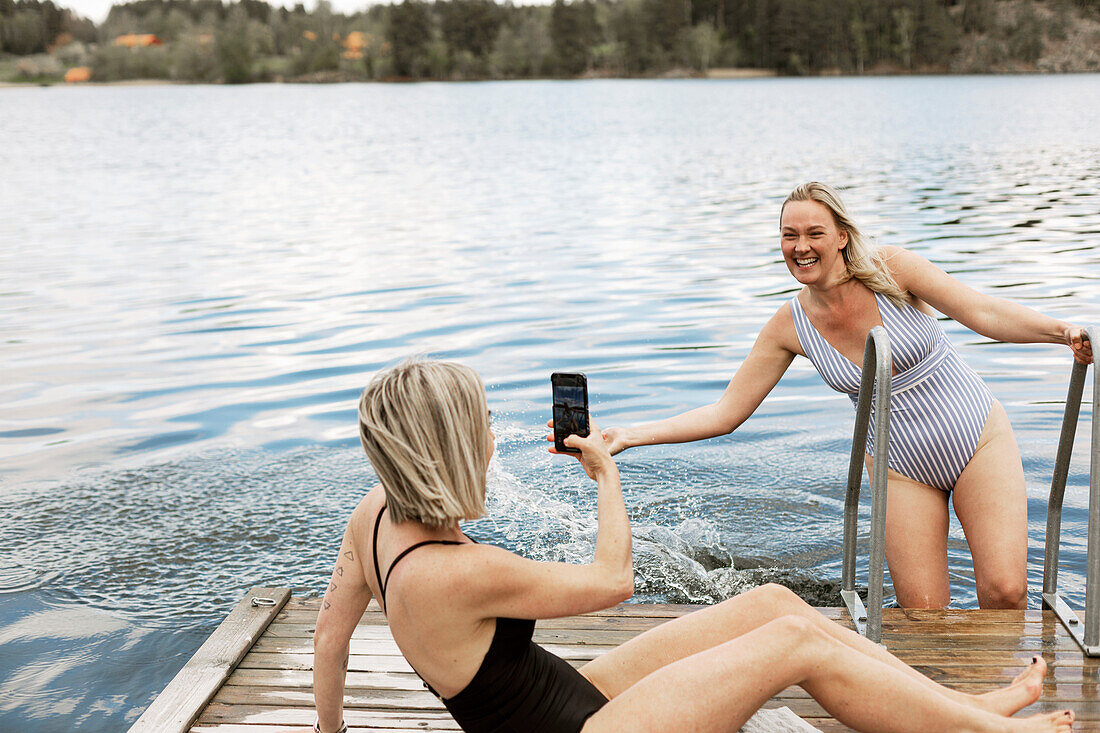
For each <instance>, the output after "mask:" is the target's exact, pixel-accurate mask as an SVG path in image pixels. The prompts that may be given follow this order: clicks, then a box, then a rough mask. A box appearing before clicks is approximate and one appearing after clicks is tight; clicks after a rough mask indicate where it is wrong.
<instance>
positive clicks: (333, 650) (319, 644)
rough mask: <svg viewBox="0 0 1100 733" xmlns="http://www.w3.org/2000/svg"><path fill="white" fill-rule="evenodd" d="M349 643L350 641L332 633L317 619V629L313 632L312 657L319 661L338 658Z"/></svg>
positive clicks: (325, 624) (327, 626) (326, 625)
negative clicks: (319, 659)
mask: <svg viewBox="0 0 1100 733" xmlns="http://www.w3.org/2000/svg"><path fill="white" fill-rule="evenodd" d="M349 641H350V639H345V638H343V636H342V635H341V634H337V633H334V632H333V630H332V629H330V628H329V625H328V624H327V623H325V622H324V621H323V620H321V619H318V621H317V627H316V628H315V629H314V630H313V655H314V656H315V657H320V658H321V659H326V658H328V657H339V656H341V655H342V654H343V653H344V650H345V649H346V648H347V645H348V642H349Z"/></svg>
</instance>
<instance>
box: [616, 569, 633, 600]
mask: <svg viewBox="0 0 1100 733" xmlns="http://www.w3.org/2000/svg"><path fill="white" fill-rule="evenodd" d="M614 588H615V603H622V602H623V601H628V600H630V598H631V597H632V596H633V595H634V570H633V569H627V571H626V572H624V573H621V574H620V577H619V579H618V580H617V582H616V583H615V586H614Z"/></svg>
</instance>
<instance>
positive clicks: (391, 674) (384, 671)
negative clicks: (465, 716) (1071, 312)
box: [131, 588, 1100, 733]
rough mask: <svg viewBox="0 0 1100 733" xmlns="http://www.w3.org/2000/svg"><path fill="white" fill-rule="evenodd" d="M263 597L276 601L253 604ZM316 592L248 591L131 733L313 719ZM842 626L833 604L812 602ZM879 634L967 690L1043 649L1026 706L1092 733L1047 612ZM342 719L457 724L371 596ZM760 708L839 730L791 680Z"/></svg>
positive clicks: (1012, 671) (569, 636) (1086, 675)
mask: <svg viewBox="0 0 1100 733" xmlns="http://www.w3.org/2000/svg"><path fill="white" fill-rule="evenodd" d="M252 598H263V599H267V598H270V599H272V600H273V601H274V602H275V605H274V606H265V605H254V604H253V603H252V601H251V599H252ZM319 605H320V600H319V599H317V598H304V599H292V598H290V592H289V591H288V590H286V589H272V588H254V589H252V590H251V591H250V592H249V593H248V594H247V595H246V596H245V598H244V599H243V600H242V601H241V603H240V604H238V606H237V608H236V609H234V611H233V612H232V613H231V614H230V615H229V617H228V618H227V619H226V621H225V622H223V624H222V625H221V626H220V627H219V628H218V629H217V631H215V632H214V634H213V635H211V637H210V639H209V640H208V641H207V643H206V644H204V645H203V647H202V648H201V649H200V650H199V651H198V652H197V653H196V654H195V657H194V658H193V659H192V660H191V661H190V662H188V664H187V666H186V667H184V669H183V670H181V672H180V674H179V675H177V677H176V679H174V680H173V681H172V682H171V683H170V684H169V686H168V687H167V688H165V691H164V692H163V693H162V694H161V695H160V696H159V697H158V698H157V699H156V701H154V703H153V704H152V705H151V706H150V707H149V709H148V710H146V711H145V713H144V714H143V715H142V716H141V718H140V719H139V720H138V721H137V723H135V724H134V727H133V728H131V733H138V732H144V731H155V732H156V733H169V732H170V731H176V730H178V731H194V732H195V733H273V732H274V731H296V732H297V733H305V732H306V731H309V730H311V729H312V725H313V721H314V711H313V691H312V683H313V678H312V672H311V669H312V664H313V625H314V621H315V620H316V618H317V609H318V607H319ZM698 608H699V606H683V605H642V604H625V605H621V606H618V607H616V608H613V609H609V610H607V611H602V612H599V613H592V614H585V615H583V616H574V617H569V618H561V619H552V620H546V621H539V622H538V626H537V627H536V629H535V641H537V642H538V643H540V644H542V645H544V646H546V647H547V648H548V649H549V650H551V651H553V652H554V653H555V654H557V655H559V656H561V657H563V658H564V659H567V660H569V661H570V662H571V663H573V664H577V665H579V664H582V663H584V662H586V661H588V660H590V659H592V658H594V657H596V656H598V655H599V654H601V653H602V652H603V651H604V650H606V649H609V648H611V647H614V646H616V645H618V644H621V643H623V642H624V641H626V640H627V639H630V638H631V637H633V636H634V635H636V634H638V633H640V632H642V631H645V630H646V629H649V628H652V627H653V626H656V625H658V624H661V623H664V622H665V621H667V620H669V619H671V618H675V617H677V616H681V615H683V614H685V613H690V612H691V611H693V610H696V609H698ZM819 610H820V611H821V612H822V613H823V614H824V615H825V616H827V617H828V618H831V619H833V620H835V621H837V622H839V623H842V624H845V625H848V626H849V628H850V627H851V622H850V620H849V618H848V614H847V611H845V610H844V609H842V608H822V609H819ZM883 642H884V643H885V644H886V646H887V648H888V649H890V650H891V651H892V652H894V653H895V654H896V655H897V656H898V657H900V658H901V659H902V660H904V661H906V662H908V663H909V664H911V665H913V666H915V667H916V668H917V669H919V670H920V671H921V672H923V673H924V674H926V675H928V676H929V677H931V678H932V679H934V680H936V681H938V682H942V683H943V684H945V685H949V686H951V687H953V688H955V689H958V690H962V691H965V692H975V693H976V692H985V691H988V690H992V689H994V688H996V687H999V686H1001V685H1004V684H1007V683H1008V682H1009V681H1011V680H1012V678H1013V677H1015V676H1016V674H1018V673H1019V672H1020V670H1022V669H1023V668H1024V667H1025V666H1026V665H1027V664H1028V663H1029V662H1030V659H1031V657H1032V655H1034V654H1041V655H1042V656H1043V657H1044V658H1045V659H1046V661H1047V664H1048V665H1049V670H1048V672H1047V679H1046V683H1045V684H1044V686H1043V694H1042V697H1041V698H1040V700H1039V702H1037V703H1036V704H1035V705H1032V706H1031V707H1030V708H1027V709H1026V710H1025V711H1023V713H1022V714H1029V713H1032V712H1039V711H1048V710H1061V709H1065V708H1071V709H1073V710H1074V711H1075V712H1076V714H1077V720H1078V723H1077V724H1076V725H1075V726H1074V729H1075V730H1082V731H1100V660H1097V659H1086V658H1085V657H1084V656H1083V655H1082V654H1081V651H1080V650H1079V649H1078V647H1077V645H1076V644H1075V643H1074V641H1073V639H1072V638H1071V637H1070V636H1069V634H1068V633H1067V632H1066V630H1065V629H1064V628H1063V627H1062V626H1061V624H1060V623H1059V622H1058V620H1057V619H1056V618H1055V617H1054V615H1053V614H1052V613H1051V612H1050V611H1038V610H1028V611H978V610H947V611H928V610H903V609H887V610H886V611H884V613H883ZM344 705H345V711H344V718H345V721H346V722H347V723H348V726H349V729H350V730H351V731H357V732H365V731H375V732H377V733H406V732H411V731H433V730H434V731H453V730H458V726H457V725H456V724H455V722H454V721H453V720H452V719H451V718H450V716H449V715H448V714H447V712H446V710H444V709H443V707H442V705H441V704H440V703H439V701H438V700H437V699H436V698H435V697H434V696H432V695H431V694H430V693H428V692H427V691H426V690H425V689H424V688H423V686H422V685H421V682H420V679H419V678H418V677H416V675H415V674H413V672H412V670H411V669H410V668H409V666H408V664H407V663H406V662H405V660H404V659H403V658H402V657H401V653H400V652H399V651H398V649H397V645H396V644H394V641H393V638H392V637H391V636H390V633H389V628H388V627H387V626H386V621H385V618H383V616H382V614H381V612H380V611H379V609H378V607H377V605H375V603H374V602H372V603H371V606H370V608H369V609H368V611H367V613H365V614H364V615H363V619H362V621H360V623H359V627H358V628H357V629H356V632H355V635H354V636H353V638H352V641H351V659H350V661H349V664H348V675H347V686H346V692H345V696H344ZM767 707H788V708H790V709H791V710H792V711H794V712H795V713H797V714H798V715H800V716H801V717H802V718H803V719H805V720H806V721H807V722H809V723H810V724H811V725H814V726H815V727H817V728H819V729H821V730H822V731H826V732H829V733H832V732H834V731H847V730H849V728H847V727H846V726H844V725H841V724H840V723H838V722H836V721H835V720H833V719H831V718H830V717H829V716H828V715H827V714H826V713H825V711H824V710H823V709H822V708H821V707H820V706H818V705H817V703H816V702H814V701H813V700H812V699H810V698H809V696H808V695H806V693H805V692H803V691H802V690H801V689H799V688H790V689H788V690H785V691H783V692H782V693H780V694H779V695H777V696H776V697H775V698H773V699H772V700H771V702H770V703H769V704H768V706H767Z"/></svg>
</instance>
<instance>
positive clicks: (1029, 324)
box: [884, 247, 1092, 364]
mask: <svg viewBox="0 0 1100 733" xmlns="http://www.w3.org/2000/svg"><path fill="white" fill-rule="evenodd" d="M884 250H885V254H886V262H887V265H888V266H889V268H890V270H891V273H892V274H893V276H894V280H895V281H896V282H897V284H898V285H899V286H900V287H901V288H902V289H903V290H908V291H909V292H910V293H912V294H913V295H915V296H916V297H918V298H920V299H921V300H923V301H924V302H926V303H928V305H930V306H932V307H933V308H935V309H936V310H938V311H939V312H940V313H943V314H944V315H946V316H948V317H949V318H952V319H954V320H956V321H958V322H959V323H961V324H963V325H964V326H966V327H967V328H969V329H970V330H972V331H975V332H977V333H980V334H981V335H982V336H986V337H988V338H991V339H994V340H996V341H1007V342H1009V343H1016V344H1065V345H1066V346H1068V347H1069V348H1070V350H1071V351H1072V352H1073V358H1074V359H1076V360H1077V361H1079V362H1081V363H1083V364H1091V363H1092V345H1091V344H1090V343H1089V342H1087V341H1085V340H1084V336H1083V331H1082V329H1081V328H1080V327H1078V326H1074V325H1073V324H1070V323H1066V322H1065V321H1059V320H1058V319H1057V318H1051V317H1050V316H1046V315H1043V314H1042V313H1039V312H1038V311H1035V310H1032V309H1031V308H1027V307H1026V306H1022V305H1020V304H1019V303H1013V302H1012V301H1011V300H1005V299H1004V298H996V297H994V296H992V295H985V294H984V293H979V292H978V291H976V290H974V289H973V288H969V287H967V286H966V285H963V284H962V283H961V282H959V281H958V280H956V279H955V278H953V277H951V276H950V275H948V274H947V273H946V272H944V271H943V270H941V269H940V268H938V267H936V266H935V265H933V264H932V263H931V262H929V261H928V260H926V259H924V258H923V257H921V256H920V255H918V254H916V253H915V252H910V251H909V250H905V249H902V248H901V247H885V248H884Z"/></svg>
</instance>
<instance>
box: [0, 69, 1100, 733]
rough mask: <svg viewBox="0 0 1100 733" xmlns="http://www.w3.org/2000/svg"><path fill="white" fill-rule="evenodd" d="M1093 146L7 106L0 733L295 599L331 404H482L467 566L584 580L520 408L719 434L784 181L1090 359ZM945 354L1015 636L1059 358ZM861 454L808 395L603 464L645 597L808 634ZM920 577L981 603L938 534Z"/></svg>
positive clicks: (753, 319)
mask: <svg viewBox="0 0 1100 733" xmlns="http://www.w3.org/2000/svg"><path fill="white" fill-rule="evenodd" d="M1098 131H1100V76H1097V75H1081V76H1059V77H1047V76H1043V77H1039V76H1013V77H958V78H939V77H930V78H923V77H912V78H866V79H756V80H738V81H586V82H513V83H485V84H416V85H347V86H294V85H284V86H248V87H240V88H238V87H202V86H179V87H174V86H173V87H106V88H57V87H55V88H48V89H39V88H29V89H3V90H0V208H2V210H3V211H2V216H0V324H3V326H2V333H3V338H2V340H0V364H2V365H3V375H4V378H3V380H2V383H0V405H2V406H3V407H2V412H0V455H2V457H3V460H2V463H0V482H2V488H0V729H2V730H20V731H52V730H60V729H65V730H79V731H114V730H119V729H122V728H124V727H125V726H126V725H127V724H129V723H130V722H132V721H133V720H134V719H135V718H136V717H137V715H138V714H140V711H141V710H142V709H143V708H144V707H145V706H146V705H148V703H149V702H150V701H151V700H152V698H153V697H154V696H155V695H156V693H157V692H158V691H159V690H160V689H161V688H162V687H163V686H164V685H165V684H166V683H167V681H168V680H169V679H170V678H171V677H172V675H173V674H174V673H175V672H176V671H177V670H178V669H179V668H180V667H181V666H182V665H183V664H184V662H185V661H186V660H187V658H188V657H189V656H190V655H191V654H192V653H193V652H194V650H195V649H196V648H197V647H198V646H199V644H200V643H201V642H202V640H203V639H204V638H205V636H206V635H207V634H208V633H209V632H210V631H211V630H212V629H213V628H214V626H216V625H217V623H218V622H219V621H220V619H221V618H222V617H223V616H224V614H225V613H226V612H227V611H228V609H229V608H230V607H231V606H232V605H233V604H234V603H235V602H236V601H237V600H238V599H239V598H240V597H241V596H242V595H243V594H244V592H245V591H246V589H247V588H249V587H250V586H252V585H281V586H290V587H292V588H293V589H294V592H295V593H296V594H313V593H317V592H319V591H321V590H322V589H323V587H324V585H325V583H326V581H327V577H328V573H329V572H330V570H331V563H332V560H333V553H334V551H335V548H336V546H337V543H338V541H339V536H340V532H341V530H342V527H343V524H344V522H345V520H346V517H347V515H348V513H349V512H350V510H351V508H352V507H353V505H354V503H355V501H356V499H357V497H359V496H360V495H361V494H362V493H363V492H364V491H366V490H367V489H368V488H369V487H370V486H371V485H372V482H373V474H372V472H371V470H370V467H369V465H368V464H367V462H366V460H365V458H364V457H363V456H362V453H361V450H360V448H359V447H358V441H357V438H356V426H355V403H356V398H357V396H358V394H359V392H360V390H361V389H362V387H363V386H364V384H365V383H366V382H367V380H368V379H369V377H370V376H371V375H372V374H373V373H374V372H375V371H376V370H378V369H380V368H383V367H385V366H388V365H392V364H394V363H395V362H397V361H398V360H400V359H401V358H403V357H405V356H407V355H410V354H430V355H432V356H436V357H441V358H447V359H458V360H461V361H463V362H465V363H467V364H470V365H471V366H473V367H475V368H476V369H478V370H479V371H480V372H481V374H482V375H483V376H484V378H485V381H486V384H487V386H488V390H489V404H490V408H491V409H492V410H493V422H494V429H495V430H496V433H497V438H498V442H497V453H496V456H495V458H494V460H493V463H492V466H491V477H490V482H489V492H490V507H491V510H492V513H493V516H492V517H491V518H487V519H484V520H481V521H479V522H476V523H473V524H472V526H471V527H470V528H469V531H470V533H471V534H473V535H474V536H475V537H478V538H479V539H483V540H486V541H492V542H496V543H499V544H501V545H503V546H505V547H508V548H510V549H513V550H516V551H518V552H521V553H523V554H526V555H528V556H531V557H536V558H554V559H565V560H582V559H584V558H586V557H588V556H590V554H591V552H592V543H593V539H594V530H595V523H594V499H595V494H594V491H593V487H592V485H591V484H590V483H589V482H588V481H587V479H585V478H584V477H583V475H582V474H581V473H580V471H579V470H578V469H577V468H576V467H575V466H573V465H571V464H570V461H568V460H566V459H562V458H556V457H552V456H550V455H548V454H547V453H546V452H545V443H544V442H543V440H542V436H543V434H544V430H543V428H541V427H540V425H542V424H543V423H544V422H545V420H546V419H547V417H548V412H549V374H550V372H552V371H554V370H583V371H585V372H587V374H588V377H589V391H590V394H591V398H592V404H593V408H592V409H593V412H594V414H595V416H596V418H597V419H598V420H599V421H600V422H601V424H603V425H604V426H610V425H615V424H631V423H634V422H637V421H641V420H645V419H649V418H656V417H661V416H668V415H671V414H674V413H675V412H677V411H679V410H683V409H685V408H689V407H693V406H698V405H701V404H705V403H707V402H710V401H712V400H714V399H716V398H717V396H718V395H719V393H720V392H721V390H722V389H723V387H724V386H725V383H726V381H727V380H728V379H729V377H730V376H731V375H732V373H733V372H734V370H735V369H736V367H737V365H738V364H739V363H740V362H741V360H742V359H744V357H745V356H746V354H747V353H748V351H749V348H750V347H751V345H752V342H753V339H754V337H755V336H756V334H757V332H758V331H759V329H760V327H761V325H762V324H763V323H764V322H765V320H766V319H767V318H768V317H769V316H770V315H771V314H772V313H773V312H774V311H775V310H776V309H777V308H778V307H779V306H780V305H781V304H782V303H783V302H784V300H786V299H788V298H790V297H791V296H792V295H793V293H794V292H795V286H796V283H795V282H794V280H793V279H792V278H791V277H790V275H789V274H788V273H787V271H786V268H785V267H784V265H783V264H782V261H781V258H780V254H779V249H778V237H777V229H778V224H777V217H778V209H779V205H780V203H781V202H782V200H783V197H784V196H785V195H786V193H787V192H788V191H789V190H790V189H791V188H792V187H793V186H794V185H795V184H796V183H799V182H802V181H805V180H811V179H819V180H825V181H829V182H832V183H834V184H836V185H838V186H841V187H843V188H844V190H845V196H846V198H847V201H848V204H849V206H850V208H852V209H853V211H854V212H855V215H856V217H857V220H858V221H860V222H861V223H862V225H863V227H864V229H865V230H866V231H868V232H869V233H871V234H873V235H874V236H875V237H876V238H877V239H878V240H879V241H880V242H883V243H891V244H899V245H903V246H906V247H910V248H912V249H914V250H916V251H918V252H920V253H921V254H923V255H924V256H926V257H928V258H929V259H931V260H932V261H933V262H935V263H937V264H939V265H940V266H941V267H943V268H944V269H946V270H947V271H949V272H951V273H952V274H954V275H956V276H957V277H958V278H959V279H960V280H962V281H963V282H965V283H966V284H968V285H970V286H972V287H974V288H977V289H978V290H981V291H984V292H987V293H993V294H997V295H1001V296H1005V297H1008V298H1012V299H1014V300H1017V301H1019V302H1022V303H1025V304H1027V305H1030V306H1033V307H1035V308H1038V309H1041V310H1043V311H1046V312H1049V313H1051V314H1054V315H1057V316H1059V317H1061V318H1063V319H1066V320H1070V321H1073V322H1079V323H1090V322H1091V323H1093V324H1100V190H1098V187H1097V180H1100V134H1098ZM943 325H944V328H945V329H946V330H947V332H948V334H949V336H950V338H951V339H952V341H953V342H954V343H955V345H956V346H957V347H958V349H959V350H960V352H961V353H962V355H963V358H964V359H965V360H966V361H967V362H968V363H969V364H970V365H972V366H973V367H974V368H975V369H976V370H977V371H978V372H979V373H980V374H981V375H982V376H983V377H984V378H985V380H986V381H987V382H988V384H989V385H990V387H991V388H992V390H993V392H994V393H995V395H996V396H997V397H998V398H999V399H1000V400H1001V401H1002V402H1003V403H1004V405H1005V407H1006V409H1007V411H1008V414H1009V417H1010V418H1011V420H1012V422H1013V425H1014V426H1015V428H1016V435H1017V439H1018V441H1019V443H1020V449H1021V452H1022V455H1023V461H1024V469H1025V472H1026V476H1027V481H1028V494H1029V522H1030V531H1031V533H1030V536H1031V541H1030V553H1029V560H1030V565H1029V581H1030V585H1031V594H1030V603H1031V605H1032V606H1033V607H1037V606H1038V603H1039V597H1038V592H1039V589H1040V586H1041V577H1042V543H1043V534H1044V526H1045V507H1046V494H1047V492H1048V490H1049V484H1050V476H1051V472H1052V466H1053V459H1054V452H1055V448H1056V445H1057V439H1058V430H1059V426H1060V421H1061V414H1062V409H1063V402H1064V399H1065V391H1066V386H1067V381H1068V375H1069V371H1070V367H1071V359H1070V356H1069V352H1068V350H1067V349H1065V348H1064V347H1056V346H1049V345H1008V344H995V343H990V342H988V340H987V339H985V338H982V337H980V336H976V335H975V334H973V333H971V332H969V331H967V330H965V329H963V328H961V327H960V326H958V325H956V324H955V323H953V322H949V321H944V322H943ZM1090 383H1091V378H1090ZM1086 397H1088V398H1091V388H1089V389H1087V390H1086ZM1089 412H1090V411H1089V409H1088V408H1087V407H1086V409H1085V410H1084V411H1083V413H1084V416H1085V417H1084V418H1083V419H1087V417H1088V413H1089ZM851 430H852V410H851V407H850V405H849V402H848V400H847V398H846V397H844V396H841V395H838V394H836V393H833V392H832V391H830V390H829V389H828V388H827V387H826V386H825V385H824V384H823V383H822V382H821V380H820V379H819V377H818V376H817V374H816V372H814V370H813V368H812V367H811V366H810V364H809V363H808V362H807V361H806V360H803V359H799V360H797V361H796V362H795V364H794V366H793V367H792V368H791V369H790V371H789V372H788V373H787V375H786V376H785V377H784V379H783V381H782V382H781V383H780V385H779V386H778V387H777V388H776V390H775V391H774V392H773V394H772V395H771V396H770V397H769V398H768V399H767V400H766V401H765V402H764V404H763V406H762V407H761V408H760V410H759V411H758V412H757V414H756V415H755V416H754V417H753V418H752V419H750V420H749V421H748V422H747V423H746V424H745V425H744V426H743V427H742V428H741V429H739V430H738V431H737V432H736V433H734V434H733V435H731V436H729V437H726V438H721V439H716V440H711V441H707V442H703V443H697V444H691V445H684V446H668V447H659V448H653V449H648V450H643V449H638V450H634V451H629V452H627V453H626V454H624V455H623V456H622V457H621V460H620V466H621V469H622V474H623V483H624V487H625V490H626V496H627V502H628V504H629V506H630V510H631V515H632V519H633V522H634V533H635V538H636V545H635V547H636V553H635V561H636V567H637V576H636V577H637V595H636V599H638V600H643V601H645V600H649V601H678V602H685V601H691V602H711V601H715V600H718V599H721V598H724V597H727V596H729V595H732V594H734V593H737V592H738V591H741V590H743V589H745V588H748V587H751V586H753V585H757V584H759V583H762V582H766V581H769V580H779V581H781V582H784V583H786V584H788V585H791V586H792V587H794V588H796V589H797V590H798V591H799V592H800V593H801V594H802V595H803V596H804V597H806V598H807V599H809V600H811V601H813V602H815V603H817V604H819V605H837V604H838V603H839V601H838V597H837V596H836V595H835V593H836V589H837V583H838V581H839V576H840V569H839V568H840V556H841V547H840V541H841V514H842V508H843V497H844V477H845V471H846V468H847V455H848V450H849V446H850V442H851ZM1079 432H1080V433H1081V435H1080V436H1079V439H1078V441H1077V456H1076V457H1075V458H1074V461H1073V465H1072V469H1071V473H1070V485H1069V488H1068V490H1067V496H1066V512H1065V520H1064V526H1063V533H1062V537H1063V550H1062V558H1063V563H1062V572H1061V585H1062V588H1063V589H1064V591H1065V595H1066V596H1067V597H1068V598H1069V600H1070V601H1071V603H1072V604H1074V605H1076V606H1081V605H1083V601H1084V597H1083V596H1084V594H1083V581H1084V579H1083V573H1084V565H1085V561H1084V553H1085V524H1084V520H1085V514H1086V507H1087V484H1088V461H1087V451H1088V439H1087V438H1088V431H1087V429H1085V428H1082V429H1081V430H1080V431H1079ZM866 518H867V512H866V509H865V512H864V519H863V524H862V530H863V531H862V535H863V536H864V537H866V534H867V532H866V530H867V521H866ZM950 562H951V577H952V583H953V592H954V597H955V602H956V603H957V604H958V605H962V606H974V605H975V596H974V585H973V573H972V570H971V569H970V560H969V555H968V552H967V549H966V544H965V541H964V539H963V536H962V533H961V531H960V530H959V528H958V526H957V524H956V525H955V526H954V527H953V529H952V534H951V540H950ZM864 566H865V563H864ZM861 572H864V571H861ZM864 577H865V576H864ZM888 593H889V591H888Z"/></svg>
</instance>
